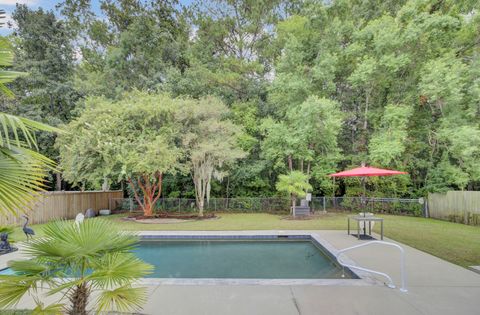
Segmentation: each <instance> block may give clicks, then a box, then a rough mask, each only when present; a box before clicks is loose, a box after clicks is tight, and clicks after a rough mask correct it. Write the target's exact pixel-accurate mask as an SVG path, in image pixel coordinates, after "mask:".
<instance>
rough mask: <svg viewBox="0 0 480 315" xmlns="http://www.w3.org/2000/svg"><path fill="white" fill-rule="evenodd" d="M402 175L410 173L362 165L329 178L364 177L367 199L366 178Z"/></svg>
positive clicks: (331, 175) (363, 184) (363, 183)
mask: <svg viewBox="0 0 480 315" xmlns="http://www.w3.org/2000/svg"><path fill="white" fill-rule="evenodd" d="M402 174H408V173H407V172H401V171H394V170H387V169H383V168H376V167H370V166H364V165H362V166H361V167H357V168H354V169H351V170H348V171H343V172H338V173H334V174H330V175H328V176H330V177H332V178H333V179H334V180H335V177H362V186H363V196H364V197H365V177H371V176H393V175H402Z"/></svg>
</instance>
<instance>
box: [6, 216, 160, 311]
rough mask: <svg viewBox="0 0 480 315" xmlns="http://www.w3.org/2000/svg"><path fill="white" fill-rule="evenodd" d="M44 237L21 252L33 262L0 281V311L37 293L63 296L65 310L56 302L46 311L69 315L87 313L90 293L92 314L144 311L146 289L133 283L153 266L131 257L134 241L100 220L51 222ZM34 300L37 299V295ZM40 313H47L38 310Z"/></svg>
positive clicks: (24, 263) (20, 265)
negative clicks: (61, 312) (110, 311)
mask: <svg viewBox="0 0 480 315" xmlns="http://www.w3.org/2000/svg"><path fill="white" fill-rule="evenodd" d="M44 234H45V236H44V237H41V238H37V239H34V240H32V241H31V242H30V243H27V244H25V253H26V254H27V255H29V256H31V257H32V259H30V260H23V261H13V262H11V263H10V267H11V268H12V269H13V271H14V272H15V273H17V275H10V276H0V307H4V308H5V307H11V306H14V305H16V304H17V303H18V301H19V300H20V299H21V298H22V297H23V296H24V295H25V294H27V293H30V294H32V293H33V294H34V296H35V293H38V289H40V288H44V289H46V290H47V293H46V295H49V296H50V295H54V294H56V293H62V294H61V297H60V299H62V298H63V297H64V296H66V297H67V298H68V300H69V301H70V303H69V304H68V305H66V304H62V301H61V300H60V301H59V302H58V303H56V304H53V305H50V306H47V308H50V309H59V308H60V307H62V308H63V310H64V311H65V312H66V313H67V314H75V315H85V314H87V304H89V298H90V296H91V295H93V294H95V295H96V299H95V300H94V301H93V303H92V304H89V305H93V307H94V308H95V312H102V311H107V310H117V311H130V310H136V309H140V308H141V307H142V305H143V303H144V302H145V301H146V292H145V289H144V288H139V287H134V286H133V283H134V282H135V281H136V280H138V279H139V278H141V277H144V276H145V275H147V274H148V273H150V272H151V270H152V268H153V267H152V266H151V265H149V264H146V263H144V262H143V261H141V260H140V259H139V258H137V257H136V256H135V255H134V254H133V253H132V252H131V250H132V249H133V248H134V246H135V244H136V243H137V242H138V237H136V236H135V235H133V234H131V233H127V232H120V231H119V230H118V229H117V227H116V226H115V224H114V223H113V222H111V221H108V220H104V219H88V220H86V221H84V222H83V223H81V224H79V225H77V224H76V223H75V222H72V221H64V220H62V221H53V222H50V223H48V224H47V225H46V226H45V227H44ZM36 300H38V301H40V300H41V299H40V298H39V297H38V295H37V296H36ZM37 304H40V303H37ZM39 308H41V309H42V310H45V309H44V308H43V306H42V305H40V306H39Z"/></svg>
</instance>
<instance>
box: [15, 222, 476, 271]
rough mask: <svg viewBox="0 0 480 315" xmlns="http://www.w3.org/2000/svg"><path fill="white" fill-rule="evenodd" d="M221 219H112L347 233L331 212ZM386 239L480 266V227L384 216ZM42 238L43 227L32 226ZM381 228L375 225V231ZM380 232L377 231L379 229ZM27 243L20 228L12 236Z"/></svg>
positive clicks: (184, 226)
mask: <svg viewBox="0 0 480 315" xmlns="http://www.w3.org/2000/svg"><path fill="white" fill-rule="evenodd" d="M219 216H220V218H219V219H215V220H206V221H192V222H182V223H172V224H142V223H136V222H127V221H123V220H122V219H121V217H122V216H119V215H115V216H111V217H109V219H110V220H114V221H115V222H117V224H118V225H120V226H121V227H122V228H123V229H124V230H129V231H140V230H211V231H220V230H345V229H346V225H347V222H346V217H347V214H344V213H338V214H337V213H329V214H326V215H322V216H321V217H319V218H315V219H311V220H285V219H282V218H283V217H282V216H279V215H272V214H266V213H241V214H232V213H221V214H219ZM382 217H384V218H385V236H387V237H389V238H392V239H394V240H397V241H399V242H401V243H404V244H407V245H410V246H412V247H415V248H418V249H420V250H422V251H425V252H427V253H430V254H432V255H435V256H438V257H440V258H443V259H445V260H448V261H451V262H453V263H456V264H458V265H461V266H471V265H480V227H474V226H467V225H463V224H458V223H450V222H445V221H439V220H433V219H425V218H416V217H406V216H394V215H383V216H382ZM32 227H33V228H34V229H35V232H36V233H37V234H39V235H41V227H42V225H41V224H39V225H34V226H32ZM378 228H379V226H378V225H376V226H375V230H377V229H378ZM377 232H378V230H377ZM12 237H13V238H14V239H16V240H24V239H25V236H24V235H23V233H22V230H21V228H17V229H16V230H15V232H14V234H13V235H12Z"/></svg>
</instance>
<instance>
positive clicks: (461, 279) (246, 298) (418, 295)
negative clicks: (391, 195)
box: [0, 231, 480, 315]
mask: <svg viewBox="0 0 480 315" xmlns="http://www.w3.org/2000/svg"><path fill="white" fill-rule="evenodd" d="M303 232H308V233H316V234H318V235H319V236H320V237H321V238H323V239H325V240H326V241H327V242H329V243H330V244H331V245H332V246H333V247H335V248H336V249H342V248H345V247H349V246H352V245H357V244H360V243H362V242H366V241H358V240H357V239H356V238H354V237H353V236H348V235H347V234H346V232H345V231H231V232H218V233H217V232H216V231H208V232H192V231H188V232H182V231H172V232H166V231H165V232H159V231H155V232H146V233H148V234H157V233H158V234H220V233H225V234H243V233H245V234H274V233H275V234H276V233H280V234H302V233H303ZM385 241H392V240H389V239H385ZM465 241H468V240H465ZM397 244H399V245H401V246H402V247H403V248H404V249H405V252H406V270H407V275H408V282H407V287H408V290H409V291H408V292H407V293H402V292H400V291H399V290H398V289H390V288H387V287H386V286H383V285H371V286H317V285H278V286H273V285H148V290H149V299H148V303H147V304H146V305H145V307H144V310H143V312H142V313H145V314H155V315H156V314H208V315H215V314H222V315H224V314H225V315H226V314H248V315H253V314H274V315H281V314H289V315H290V314H292V315H296V314H302V315H308V314H365V315H376V314H389V315H393V314H399V315H405V314H411V315H415V314H432V315H433V314H435V315H441V314H445V315H447V314H448V315H450V314H455V315H463V314H465V315H467V314H472V315H474V314H480V274H477V273H475V272H473V271H471V270H468V269H465V268H462V267H459V266H457V265H454V264H451V263H449V262H446V261H444V260H441V259H439V258H437V257H434V256H432V255H429V254H426V253H424V252H421V251H419V250H416V249H414V248H411V247H409V246H406V245H404V244H400V243H397ZM479 250H480V249H479ZM11 255H12V256H10V254H9V255H5V256H0V269H1V268H2V267H3V266H4V263H5V261H6V258H7V257H6V256H10V257H9V259H13V258H17V257H14V256H17V255H19V253H18V254H11ZM348 256H349V257H350V258H352V259H353V260H354V261H355V262H356V263H357V264H358V265H361V266H362V267H367V268H371V269H374V270H379V271H382V272H386V273H388V274H389V275H391V276H392V278H393V280H394V281H395V283H397V284H399V283H400V266H399V252H398V250H397V249H395V248H390V247H384V246H380V245H375V246H371V247H365V248H361V249H358V250H357V251H354V252H350V253H349V254H348ZM378 280H380V278H379V279H378ZM382 280H383V279H382ZM21 304H22V305H19V308H30V307H32V306H33V304H32V301H31V300H30V299H28V298H27V299H25V300H24V301H22V303H21Z"/></svg>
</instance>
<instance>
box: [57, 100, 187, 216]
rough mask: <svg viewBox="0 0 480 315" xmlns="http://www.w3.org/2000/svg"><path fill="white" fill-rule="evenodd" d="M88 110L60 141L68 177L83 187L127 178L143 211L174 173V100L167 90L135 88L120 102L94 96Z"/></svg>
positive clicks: (149, 207)
mask: <svg viewBox="0 0 480 315" xmlns="http://www.w3.org/2000/svg"><path fill="white" fill-rule="evenodd" d="M86 106H87V107H86V110H85V111H84V112H83V113H82V115H81V116H80V117H78V118H77V119H75V120H73V121H72V122H70V123H69V124H68V125H67V126H66V127H65V128H66V129H67V130H70V131H71V132H69V133H65V134H64V135H62V136H61V137H59V138H58V140H57V146H58V148H59V151H60V157H61V158H60V166H61V167H62V168H63V169H64V170H65V171H64V175H65V179H66V180H68V181H69V182H71V183H72V184H76V185H80V186H82V187H85V186H86V185H88V186H90V187H100V186H102V185H103V187H108V184H109V183H112V182H113V183H118V182H120V181H122V180H125V181H127V182H128V184H129V185H130V188H131V190H132V192H133V194H134V197H135V200H136V201H137V203H138V204H139V206H140V207H141V209H142V210H143V212H144V215H145V216H151V215H152V214H153V211H154V209H155V204H156V202H157V201H158V199H159V198H160V196H161V194H162V179H163V175H164V174H165V173H168V172H174V171H175V169H176V166H177V160H178V158H179V154H180V150H179V148H177V147H176V146H175V143H174V141H175V139H177V130H178V128H177V127H176V126H175V120H174V118H175V117H174V114H175V111H174V110H175V106H176V103H175V102H174V100H172V99H171V98H170V97H168V96H165V95H149V94H147V93H141V92H132V93H130V94H126V95H124V97H123V98H122V99H121V100H119V101H110V100H107V99H105V98H90V99H88V100H87V103H86Z"/></svg>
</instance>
